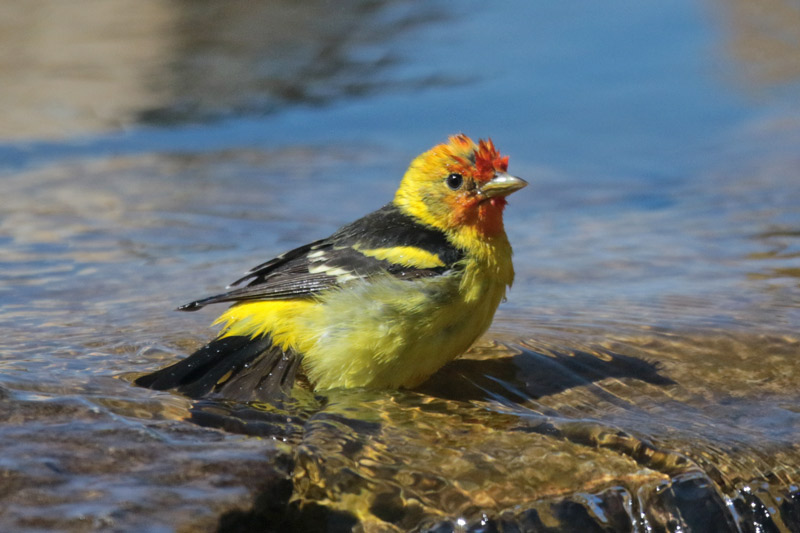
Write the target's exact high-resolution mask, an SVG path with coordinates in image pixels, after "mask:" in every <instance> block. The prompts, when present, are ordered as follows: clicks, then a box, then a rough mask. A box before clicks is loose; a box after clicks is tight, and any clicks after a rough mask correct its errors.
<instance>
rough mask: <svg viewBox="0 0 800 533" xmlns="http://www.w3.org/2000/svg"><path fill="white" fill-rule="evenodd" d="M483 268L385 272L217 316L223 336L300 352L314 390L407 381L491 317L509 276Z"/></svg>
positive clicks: (450, 355)
mask: <svg viewBox="0 0 800 533" xmlns="http://www.w3.org/2000/svg"><path fill="white" fill-rule="evenodd" d="M483 270H484V269H481V268H479V267H472V268H470V267H468V268H466V269H465V270H464V271H461V272H459V273H453V274H450V275H444V276H435V277H431V278H422V279H418V280H414V281H407V280H399V279H396V278H394V277H392V276H388V275H387V276H386V277H384V278H381V279H373V280H370V281H369V282H365V281H358V282H355V283H353V284H350V285H348V286H346V287H344V288H342V289H334V290H330V291H327V292H325V293H322V294H321V295H320V296H318V297H317V298H316V299H306V300H288V301H264V302H250V303H243V304H239V305H237V306H234V307H232V308H231V309H229V310H228V311H227V312H226V313H225V314H223V315H222V316H221V317H220V319H219V320H218V322H225V323H226V328H227V329H226V330H225V333H224V335H251V336H257V335H262V334H269V335H271V336H272V338H273V340H274V342H275V343H276V344H278V345H280V346H281V347H283V348H284V349H288V348H292V349H294V350H296V351H297V352H299V353H301V354H303V368H304V370H305V372H306V375H307V376H308V378H309V380H310V381H311V382H312V383H314V385H315V388H316V389H317V390H324V389H330V388H335V387H345V388H352V387H370V388H397V387H414V386H416V385H418V384H420V383H422V382H423V381H424V380H425V379H427V378H428V377H429V376H430V375H431V374H433V373H434V372H435V371H436V370H438V369H439V368H440V367H441V366H442V365H444V364H445V363H447V362H449V361H451V360H452V359H454V358H455V357H456V356H458V355H459V354H461V353H462V352H464V351H465V350H466V349H467V348H469V346H470V345H471V344H472V343H473V342H474V341H475V339H477V338H478V337H479V336H480V335H481V334H482V333H483V332H485V331H486V329H487V328H488V327H489V325H490V324H491V321H492V317H493V316H494V312H495V310H496V309H497V306H498V304H499V303H500V301H501V300H502V298H503V296H504V295H505V289H506V284H507V283H510V280H508V279H505V278H507V276H504V275H501V276H498V275H497V272H491V273H487V272H484V271H483ZM511 276H513V273H512V274H511Z"/></svg>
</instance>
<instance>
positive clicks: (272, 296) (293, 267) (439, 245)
mask: <svg viewBox="0 0 800 533" xmlns="http://www.w3.org/2000/svg"><path fill="white" fill-rule="evenodd" d="M393 246H413V247H417V248H421V249H423V250H425V251H427V252H429V253H431V254H434V255H436V256H437V257H438V258H439V261H440V262H441V264H442V265H443V266H436V267H433V268H419V267H413V266H408V265H402V264H397V263H391V262H389V261H385V260H381V259H376V258H375V257H371V256H367V255H364V254H363V253H361V252H359V251H358V249H373V248H388V247H393ZM462 258H463V252H462V251H461V250H459V249H458V248H456V247H455V246H453V245H452V244H451V243H450V241H448V240H447V237H446V236H445V234H444V233H443V232H442V231H440V230H438V229H436V228H433V227H431V226H426V225H424V224H420V223H418V222H416V221H415V220H414V219H412V218H411V217H409V216H408V215H405V214H403V213H401V212H400V210H399V209H398V208H397V207H395V206H394V205H392V204H389V205H387V206H385V207H383V208H381V209H379V210H377V211H375V212H373V213H371V214H369V215H367V216H365V217H364V218H361V219H359V220H356V221H355V222H353V223H352V224H349V225H347V226H344V227H343V228H341V229H339V230H338V231H337V232H336V233H334V234H333V235H331V236H330V237H328V238H327V239H322V240H319V241H315V242H312V243H310V244H306V245H305V246H301V247H299V248H295V249H294V250H291V251H289V252H286V253H284V254H281V255H279V256H278V257H276V258H275V259H272V260H271V261H267V262H266V263H262V264H260V265H258V266H257V267H255V268H253V269H251V270H250V271H249V272H247V273H246V274H245V275H244V277H242V278H240V279H238V280H236V281H235V282H233V283H232V284H231V285H230V287H235V286H237V285H240V284H242V283H244V282H248V283H247V285H245V286H244V287H241V288H239V289H234V290H232V291H230V292H226V293H224V294H219V295H216V296H211V297H210V298H204V299H202V300H197V301H194V302H191V303H188V304H186V305H183V306H181V307H179V308H178V309H179V310H181V311H196V310H197V309H200V308H202V307H204V306H206V305H208V304H212V303H218V302H240V301H248V300H281V299H286V298H302V297H307V296H311V295H313V294H315V293H318V292H320V291H323V290H326V289H330V288H332V287H336V286H341V285H343V284H345V283H347V282H349V281H352V280H355V279H363V278H367V277H370V276H374V275H376V274H381V273H383V274H386V273H388V274H391V275H394V276H396V277H398V278H402V279H416V278H420V277H427V276H436V275H440V274H442V273H443V272H446V271H448V270H450V269H452V268H453V267H454V265H455V264H456V263H457V262H458V261H460V260H461V259H462Z"/></svg>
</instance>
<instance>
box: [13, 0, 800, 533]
mask: <svg viewBox="0 0 800 533" xmlns="http://www.w3.org/2000/svg"><path fill="white" fill-rule="evenodd" d="M798 19H800V15H798V11H797V9H796V6H794V5H793V4H792V3H790V2H788V1H780V0H773V1H771V2H769V3H766V4H765V3H759V4H758V5H756V4H753V5H751V4H750V3H745V2H737V1H735V0H727V1H723V0H719V1H716V2H711V1H709V2H699V1H698V2H670V3H665V4H663V5H660V4H659V5H658V6H656V5H649V4H647V3H644V4H643V3H636V2H625V1H618V2H612V3H605V4H603V5H602V6H599V5H598V6H589V5H582V6H572V5H569V4H563V5H562V4H552V5H551V4H547V3H539V2H534V3H525V2H506V3H503V4H498V5H488V4H482V3H478V2H466V3H461V4H458V5H457V6H456V5H453V4H452V3H445V2H427V3H425V4H424V5H422V4H412V3H410V2H400V1H398V2H388V3H377V2H370V1H362V2H348V3H344V4H337V5H331V4H329V3H324V2H306V3H304V4H303V5H302V6H296V5H294V4H292V3H268V4H264V5H260V6H253V5H247V6H246V7H245V6H244V5H241V6H233V5H228V4H223V3H214V2H205V3H196V2H164V1H163V0H147V1H138V2H136V3H133V2H127V1H125V0H112V1H108V2H104V3H102V4H96V3H93V2H89V1H75V2H70V3H68V4H65V3H60V2H54V1H52V0H38V1H36V2H29V3H26V4H25V6H24V7H23V6H22V5H21V4H18V3H13V2H3V3H0V28H2V31H0V41H1V42H2V46H0V69H2V72H3V76H2V79H3V82H2V83H0V94H1V95H2V98H0V102H3V103H2V104H0V105H2V108H3V113H2V117H3V118H2V119H0V161H2V175H0V193H1V194H2V202H1V203H0V243H2V247H0V264H2V268H1V269H0V297H2V300H0V301H1V302H2V307H0V324H2V326H3V332H4V335H3V337H2V338H1V339H0V411H1V412H0V420H2V421H3V423H2V425H0V449H2V453H0V457H2V458H1V459H0V474H1V475H2V479H3V483H1V484H0V500H1V501H2V505H0V524H2V527H1V528H0V529H3V530H15V531H16V530H30V531H41V530H66V531H94V530H97V531H100V530H102V531H105V530H119V531H133V530H137V531H138V530H149V531H173V530H216V529H221V530H227V529H235V528H237V527H251V528H256V529H262V530H263V529H267V530H269V529H271V530H275V531H287V530H293V529H294V530H324V529H328V530H338V529H350V528H351V527H352V526H353V525H354V524H359V525H360V526H359V527H361V528H363V530H367V531H373V530H374V531H384V530H395V531H405V530H413V529H417V530H435V531H451V530H474V531H493V530H504V531H505V530H514V529H513V528H514V527H516V528H518V530H530V531H552V530H565V531H592V530H607V531H745V532H746V531H796V530H797V529H798V528H800V488H799V487H800V447H798V444H797V443H798V442H800V408H798V406H799V405H800V402H798V399H800V397H799V396H798V392H797V383H798V381H800V363H798V356H799V355H800V338H799V337H798V334H797V331H798V326H800V211H799V210H798V209H797V205H798V204H799V203H800V179H798V169H799V168H800V156H798V154H799V153H800V150H798V146H800V105H798V102H800V98H798V96H800V84H799V83H798V79H799V78H800V67H798V65H800V47H799V46H798V42H800V41H799V40H798V32H797V28H798V27H800V24H798ZM458 131H464V132H465V133H468V134H470V135H472V136H474V137H487V136H491V137H492V138H493V139H494V141H495V143H496V144H497V145H498V147H500V149H501V151H502V152H503V153H507V154H509V155H510V156H511V165H510V170H511V171H512V172H513V173H515V174H517V175H520V176H522V177H525V178H526V179H528V180H529V181H530V182H531V186H530V187H528V188H527V189H525V190H524V191H522V192H520V193H518V194H517V195H514V197H512V199H511V203H510V206H509V208H508V210H507V217H506V221H507V228H508V233H509V236H510V239H511V241H512V243H513V245H514V248H515V265H516V270H517V278H516V282H515V284H514V287H513V289H512V291H511V292H510V294H509V299H508V302H507V303H505V304H504V305H502V306H501V308H500V311H499V312H498V315H497V317H496V320H495V322H494V325H493V326H492V329H491V330H490V331H489V333H488V334H487V335H486V336H485V337H484V338H483V339H482V340H481V341H480V342H479V343H478V345H477V346H476V347H475V348H474V349H473V350H472V351H471V352H470V353H468V354H467V355H466V356H465V357H464V358H463V359H461V360H458V361H455V362H453V363H452V364H451V365H448V366H447V367H445V368H444V369H443V370H442V371H440V372H439V373H438V374H437V375H436V376H434V378H433V379H432V380H431V381H430V382H429V383H427V384H426V385H424V386H423V387H422V388H421V389H420V390H418V391H386V392H365V391H335V392H331V393H330V394H326V395H324V396H314V395H311V394H309V393H308V392H305V391H302V390H299V391H297V394H296V396H295V397H294V398H293V399H291V401H287V402H285V404H281V405H258V404H257V405H241V404H226V403H219V402H216V403H214V402H199V403H194V404H193V403H192V402H190V401H189V400H187V399H185V398H182V397H180V396H177V395H173V394H170V393H156V392H152V391H148V390H142V389H139V388H136V387H133V386H131V385H130V383H129V380H130V377H131V376H132V375H135V373H138V372H145V371H149V370H152V369H154V368H157V367H159V366H161V365H163V364H166V363H167V362H171V361H174V360H176V359H177V358H179V357H181V356H182V355H185V354H186V353H188V352H190V351H191V350H193V349H194V348H196V347H197V346H199V345H200V344H201V343H203V342H204V341H205V340H207V339H208V338H209V337H210V336H211V335H212V334H213V331H211V330H209V329H208V328H207V325H208V324H209V323H210V322H211V321H212V320H213V319H214V318H215V316H216V314H217V313H218V312H219V311H220V310H219V309H209V310H204V311H201V312H198V313H192V314H183V313H174V312H172V309H174V307H176V306H177V305H179V304H182V303H186V302H188V301H190V300H192V299H195V298H197V297H201V296H203V295H207V294H211V293H214V292H215V291H218V290H220V289H221V288H222V287H223V286H224V285H225V284H227V283H228V282H230V281H232V280H233V279H236V277H237V276H238V275H239V274H240V273H241V272H242V271H244V270H246V269H247V268H249V267H250V266H253V265H255V264H258V263H260V262H262V261H263V260H265V259H268V258H270V257H272V256H274V255H276V254H278V253H280V252H282V251H284V250H286V249H289V248H291V247H293V246H296V245H298V244H301V243H304V242H308V241H309V240H311V239H315V238H320V237H323V236H325V235H328V234H329V233H330V232H332V231H333V230H335V229H336V228H337V227H339V226H340V225H342V224H344V223H346V222H349V221H351V220H353V219H355V218H356V217H358V216H360V215H361V214H364V213H366V212H368V211H370V210H372V209H375V208H377V207H379V206H380V205H382V204H383V203H385V202H386V201H388V199H389V198H391V195H392V193H393V191H394V188H395V187H396V185H397V182H398V180H399V177H400V175H401V173H402V172H403V170H404V169H405V166H406V165H407V164H408V161H409V160H410V158H411V157H413V156H414V155H416V154H417V153H419V152H421V151H423V150H425V149H427V148H428V147H430V146H431V145H433V144H435V143H438V142H441V141H442V140H443V139H444V138H445V137H446V135H448V134H451V133H455V132H458ZM493 528H494V529H493ZM547 528H550V529H547ZM603 528H605V529H603Z"/></svg>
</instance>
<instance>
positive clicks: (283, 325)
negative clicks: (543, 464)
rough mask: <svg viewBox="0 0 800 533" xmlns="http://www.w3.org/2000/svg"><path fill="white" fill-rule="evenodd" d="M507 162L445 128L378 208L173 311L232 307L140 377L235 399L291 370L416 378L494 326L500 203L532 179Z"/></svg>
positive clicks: (256, 395)
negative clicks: (443, 138) (207, 336)
mask: <svg viewBox="0 0 800 533" xmlns="http://www.w3.org/2000/svg"><path fill="white" fill-rule="evenodd" d="M508 159H509V158H508V156H501V155H500V153H499V152H498V151H497V149H496V148H495V146H494V143H493V142H492V140H491V139H487V140H479V142H478V143H475V142H474V141H473V140H472V139H470V138H469V137H468V136H466V135H464V134H457V135H453V136H450V137H449V138H448V140H447V142H445V143H442V144H439V145H437V146H434V147H433V148H432V149H430V150H428V151H426V152H424V153H423V154H421V155H419V156H418V157H416V158H415V159H413V160H412V162H411V164H410V166H409V167H408V170H407V171H406V172H405V174H404V175H403V178H402V180H401V182H400V185H399V188H398V189H397V192H396V193H395V196H394V198H393V200H392V201H391V202H389V203H388V204H386V205H385V206H383V207H381V208H380V209H378V210H377V211H374V212H372V213H370V214H368V215H366V216H364V217H363V218H360V219H358V220H356V221H355V222H352V223H350V224H347V225H345V226H343V227H341V228H340V229H339V230H337V231H336V232H334V233H333V234H332V235H331V236H329V237H327V238H325V239H321V240H316V241H313V242H311V243H309V244H306V245H303V246H300V247H298V248H295V249H293V250H291V251H288V252H286V253H283V254H281V255H279V256H277V257H275V258H274V259H271V260H270V261H267V262H265V263H262V264H260V265H258V266H256V267H255V268H252V269H251V270H249V271H248V272H246V273H245V275H244V276H243V277H242V278H240V279H238V280H236V281H235V282H233V283H232V284H231V285H229V286H228V287H227V289H229V290H228V292H224V293H222V294H218V295H216V296H211V297H208V298H203V299H200V300H196V301H193V302H191V303H188V304H186V305H183V306H181V307H179V308H178V309H179V310H181V311H196V310H198V309H201V308H203V307H205V306H207V305H210V304H215V303H231V304H232V305H231V306H230V307H229V308H228V309H227V310H226V311H225V312H224V313H223V314H222V315H221V316H220V317H219V318H218V319H217V320H216V322H214V324H215V325H218V324H221V325H222V327H221V330H220V333H219V335H218V336H217V337H216V338H215V339H214V340H212V341H211V342H210V343H208V344H206V345H205V346H203V347H202V348H200V349H199V350H197V351H196V352H194V353H193V354H192V355H190V356H189V357H187V358H185V359H183V360H181V361H179V362H177V363H175V364H172V365H170V366H168V367H166V368H163V369H161V370H157V371H155V372H153V373H150V374H146V375H143V376H141V377H139V378H138V379H136V380H135V383H136V384H137V385H140V386H143V387H149V388H151V389H156V390H168V389H175V390H177V391H178V392H179V393H182V394H184V395H186V396H188V397H190V398H201V397H219V398H224V399H230V400H244V401H269V400H271V399H274V398H276V397H277V396H279V395H281V394H287V393H288V392H289V391H290V390H291V388H292V386H293V384H294V382H295V379H296V377H297V374H298V371H299V372H300V374H301V375H303V376H305V379H306V380H307V382H308V383H309V384H310V385H311V386H312V387H313V389H314V390H315V391H327V390H330V389H337V388H346V389H352V388H359V387H361V388H367V389H400V388H406V389H412V388H414V387H417V386H418V385H420V384H422V383H423V382H424V381H425V380H426V379H427V378H428V377H430V376H431V375H432V374H433V373H435V372H436V371H437V370H439V369H440V368H441V367H442V366H443V365H445V364H446V363H448V362H449V361H451V360H453V359H455V358H456V357H457V356H458V355H460V354H462V353H463V352H464V351H466V350H467V349H468V348H469V347H470V346H471V345H472V344H473V342H474V341H475V340H476V339H477V338H478V337H479V336H481V335H482V334H483V333H484V332H485V331H486V330H487V329H488V328H489V326H490V324H491V322H492V320H493V317H494V314H495V311H496V310H497V307H498V305H499V304H500V303H501V301H502V300H504V299H505V296H506V290H507V289H508V288H509V287H510V286H511V284H512V282H513V280H514V268H513V264H512V260H511V255H512V250H511V245H510V243H509V240H508V237H507V235H506V232H505V229H504V224H503V211H504V208H505V206H506V204H507V200H506V197H507V196H508V195H509V194H511V193H513V192H515V191H518V190H520V189H522V188H523V187H525V186H526V185H527V182H526V181H525V180H523V179H522V178H519V177H516V176H512V175H510V174H509V173H508Z"/></svg>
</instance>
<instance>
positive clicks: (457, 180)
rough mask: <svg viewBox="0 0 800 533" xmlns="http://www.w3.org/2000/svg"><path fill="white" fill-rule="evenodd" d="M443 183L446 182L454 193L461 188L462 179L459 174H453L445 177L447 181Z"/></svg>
mask: <svg viewBox="0 0 800 533" xmlns="http://www.w3.org/2000/svg"><path fill="white" fill-rule="evenodd" d="M445 181H446V182H447V186H448V187H450V188H451V189H453V190H454V191H457V190H458V189H460V188H461V185H463V183H464V177H463V176H462V175H461V174H456V173H453V174H450V175H449V176H447V179H446V180H445Z"/></svg>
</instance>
